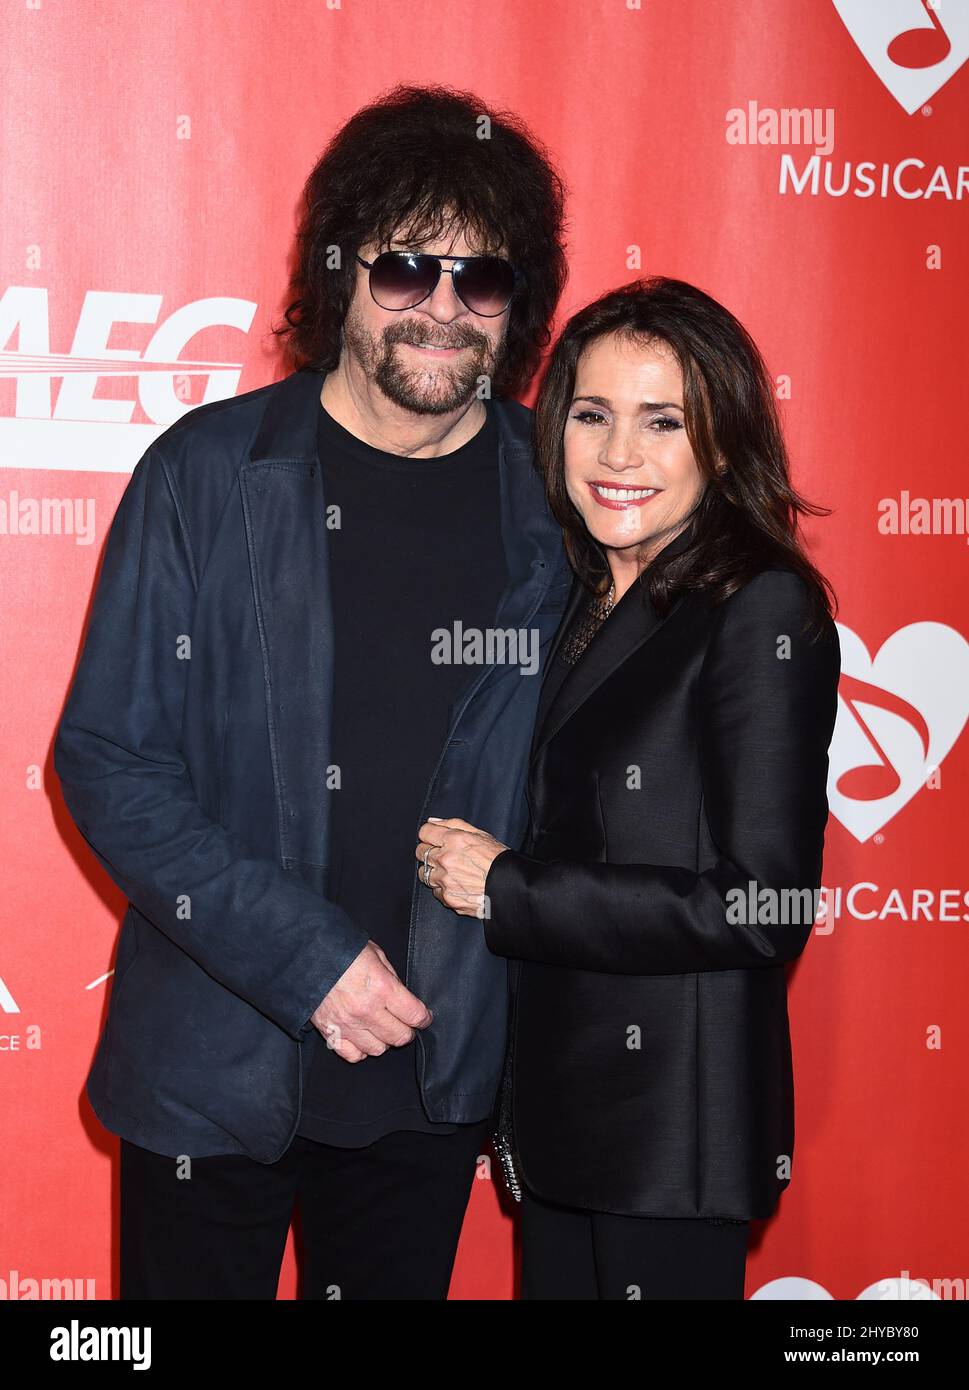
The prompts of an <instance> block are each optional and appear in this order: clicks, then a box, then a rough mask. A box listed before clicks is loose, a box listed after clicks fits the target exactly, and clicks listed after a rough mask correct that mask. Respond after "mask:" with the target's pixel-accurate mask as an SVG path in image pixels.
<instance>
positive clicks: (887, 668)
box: [828, 622, 969, 843]
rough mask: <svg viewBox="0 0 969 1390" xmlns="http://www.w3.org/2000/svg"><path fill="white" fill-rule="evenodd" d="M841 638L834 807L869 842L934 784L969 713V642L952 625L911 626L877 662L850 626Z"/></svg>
mask: <svg viewBox="0 0 969 1390" xmlns="http://www.w3.org/2000/svg"><path fill="white" fill-rule="evenodd" d="M837 628H838V635H839V637H840V640H841V684H840V687H839V698H838V714H837V719H836V722H835V727H834V735H833V737H832V740H831V748H830V750H829V754H828V761H829V772H828V803H829V806H830V808H831V814H832V815H834V816H836V817H837V818H838V820H839V821H840V822H841V824H842V825H843V826H844V827H845V829H846V830H849V831H850V832H851V834H852V835H854V837H855V839H856V840H860V841H861V842H862V843H864V842H865V841H866V840H868V839H870V838H871V836H872V835H874V834H875V832H876V831H878V830H880V829H881V828H882V826H883V825H886V824H887V823H888V822H889V821H890V820H891V819H892V817H893V816H895V815H897V814H898V812H899V811H900V810H901V809H902V807H903V806H905V805H907V803H908V802H909V801H911V799H912V797H913V796H915V794H916V792H918V791H920V790H921V789H922V788H923V787H925V786H926V785H927V784H929V782H930V781H931V780H932V779H933V778H935V779H937V780H938V779H939V768H940V767H941V765H942V761H943V759H944V758H946V757H947V756H948V754H949V752H950V750H951V749H952V747H953V745H954V743H955V741H956V739H957V738H958V737H959V735H960V734H961V733H962V730H963V727H964V725H965V722H966V718H967V716H969V642H967V641H966V639H965V638H964V637H963V636H962V634H961V633H959V632H956V630H955V629H954V628H951V627H947V626H946V625H945V623H929V622H926V623H910V624H909V625H908V626H907V627H903V628H899V630H898V631H897V632H894V633H892V635H891V637H889V638H888V639H887V640H886V641H885V642H884V643H883V644H882V646H881V648H880V650H879V651H878V652H877V654H876V655H875V656H874V657H872V656H870V655H869V653H868V649H867V648H866V646H865V644H864V642H862V640H861V638H860V637H858V636H857V635H856V634H855V633H854V632H852V630H851V628H849V627H845V626H844V624H843V623H838V624H837Z"/></svg>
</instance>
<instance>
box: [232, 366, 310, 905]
mask: <svg viewBox="0 0 969 1390" xmlns="http://www.w3.org/2000/svg"><path fill="white" fill-rule="evenodd" d="M322 385H323V374H322V373H321V372H316V371H312V372H311V371H298V372H294V373H293V374H292V375H290V376H288V377H286V378H285V379H284V380H283V381H280V382H277V383H276V385H275V386H274V387H271V388H270V393H269V401H268V404H267V407H266V411H265V414H264V416H263V420H262V424H261V425H260V428H259V431H258V433H257V435H256V439H255V441H254V443H253V446H252V449H251V450H250V454H249V461H248V463H246V464H244V465H243V467H242V469H241V471H240V475H239V481H240V487H241V490H242V503H243V511H244V514H245V524H246V537H247V541H248V545H249V568H250V574H251V577H252V586H253V597H254V601H255V606H256V617H257V623H258V628H259V640H260V644H261V647H262V659H263V676H264V679H265V684H266V703H267V709H268V717H269V743H270V753H271V756H272V763H273V780H274V783H275V795H276V811H277V824H278V826H279V839H280V857H281V861H282V863H283V866H284V867H287V868H288V867H291V866H293V865H295V864H303V865H315V866H316V867H317V869H318V870H319V871H320V875H322V870H323V868H324V867H325V862H326V852H325V846H326V843H327V835H326V831H327V821H328V806H329V798H328V797H327V795H326V786H327V782H326V779H327V773H328V768H329V766H330V764H331V761H332V759H331V757H330V710H331V705H332V700H331V695H332V671H333V659H332V658H333V623H332V620H331V603H330V572H329V545H328V542H327V531H326V509H325V506H324V501H323V486H322V481H321V478H320V467H319V458H318V453H317V428H318V423H319V409H320V389H321V387H322ZM320 887H321V888H322V883H321V884H320Z"/></svg>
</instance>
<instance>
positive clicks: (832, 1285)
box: [0, 0, 969, 1299]
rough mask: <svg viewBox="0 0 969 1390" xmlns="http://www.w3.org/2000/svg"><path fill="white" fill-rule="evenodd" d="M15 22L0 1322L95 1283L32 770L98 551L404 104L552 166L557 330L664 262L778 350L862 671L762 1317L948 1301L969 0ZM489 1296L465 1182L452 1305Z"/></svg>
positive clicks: (256, 355) (93, 1136) (8, 101)
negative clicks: (527, 142)
mask: <svg viewBox="0 0 969 1390" xmlns="http://www.w3.org/2000/svg"><path fill="white" fill-rule="evenodd" d="M0 23H2V25H3V41H2V44H0V70H2V78H3V80H2V83H0V102H2V120H0V130H2V131H3V139H4V142H5V143H4V148H3V152H2V164H0V169H2V177H3V192H4V199H3V203H4V218H3V220H2V224H0V248H2V252H0V254H2V263H0V269H2V276H3V281H2V284H0V292H2V295H3V297H2V300H0V465H2V466H3V467H2V472H0V586H2V596H3V619H2V621H3V653H4V658H5V659H4V661H3V664H2V678H0V679H2V682H3V685H2V691H0V709H2V711H3V745H2V791H0V817H2V821H3V830H4V837H5V851H4V863H5V867H6V875H5V882H6V889H5V892H4V895H3V901H2V916H3V934H2V940H0V1087H2V1106H3V1110H2V1114H3V1132H4V1139H5V1142H4V1143H3V1145H2V1147H0V1190H2V1194H3V1195H2V1198H0V1201H2V1211H0V1295H2V1294H3V1293H4V1292H5V1291H6V1292H9V1293H11V1294H12V1295H13V1296H16V1289H17V1287H18V1285H17V1284H15V1283H12V1282H11V1281H12V1280H13V1279H14V1278H16V1280H18V1281H19V1288H20V1294H21V1296H22V1294H23V1291H24V1289H25V1288H26V1289H27V1290H28V1291H29V1289H30V1286H29V1285H25V1284H24V1281H26V1280H30V1279H36V1280H40V1279H45V1278H47V1279H73V1280H77V1281H89V1280H92V1281H94V1282H93V1284H91V1285H88V1284H87V1283H84V1284H81V1283H79V1284H78V1285H77V1286H76V1291H77V1292H83V1291H91V1290H93V1291H95V1292H96V1294H97V1296H98V1297H102V1298H103V1297H109V1296H111V1293H112V1291H113V1290H114V1288H115V1287H116V1286H115V1285H114V1284H113V1271H114V1265H115V1260H116V1245H117V1234H116V1224H115V1223H114V1222H113V1220H112V1217H113V1213H114V1212H115V1210H116V1204H117V1159H116V1152H117V1151H116V1141H115V1140H114V1139H113V1138H112V1137H111V1136H109V1135H107V1134H106V1133H105V1131H104V1130H102V1129H101V1127H100V1125H99V1124H98V1123H97V1121H96V1120H95V1119H94V1118H93V1116H92V1114H91V1112H90V1109H89V1107H88V1105H87V1102H86V1100H85V1098H84V1095H83V1089H82V1087H83V1081H84V1077H85V1075H86V1072H87V1068H88V1066H89V1063H90V1060H91V1056H92V1052H93V1048H94V1044H95V1041H96V1038H97V1034H98V1031H99V1027H100V1024H101V1020H102V1017H103V1013H104V1008H105V1001H106V991H107V990H108V989H109V988H110V971H111V967H112V961H113V954H114V948H115V943H116V938H117V930H118V924H119V922H120V917H121V913H122V910H123V903H122V902H121V900H120V897H119V894H118V893H117V891H116V890H115V889H114V887H113V885H112V884H111V883H110V882H109V880H108V879H107V878H106V876H105V875H104V874H103V873H102V872H101V871H100V870H99V869H98V868H97V866H96V864H95V863H94V861H93V859H92V858H91V856H90V855H89V853H88V851H87V850H86V848H85V846H84V845H83V842H82V841H81V840H80V837H79V836H78V834H77V832H76V831H75V830H74V827H73V825H72V824H71V822H70V821H69V818H68V817H67V814H66V812H65V809H64V807H63V804H62V801H61V798H60V794H59V790H58V785H57V781H56V778H55V776H54V773H53V768H52V763H51V743H52V738H53V733H54V729H55V726H56V723H57V720H58V717H59V714H60V711H61V707H62V703H63V700H64V696H65V693H66V689H67V686H68V683H69V680H70V677H71V674H72V671H73V666H74V661H75V657H76V654H77V650H78V644H79V640H80V637H81V633H82V630H83V626H84V623H85V621H86V616H87V611H88V606H89V601H90V595H91V590H92V584H93V581H94V578H95V573H96V569H97V566H98V562H99V557H100V553H101V548H102V545H103V541H104V537H105V534H106V530H107V527H108V524H109V522H110V520H111V517H112V514H113V511H114V508H115V506H116V505H117V502H118V499H119V497H120V495H121V492H122V489H123V488H124V485H125V482H126V477H127V474H128V473H129V472H130V470H131V468H132V467H133V465H134V463H135V462H136V460H137V459H138V458H139V457H140V455H141V454H142V452H143V451H144V449H145V447H146V446H147V444H148V443H149V442H150V441H151V440H152V439H153V438H154V437H155V436H156V435H157V434H158V433H159V432H160V431H161V429H163V428H164V427H165V426H166V425H167V424H168V423H170V422H171V421H172V420H173V419H175V418H177V416H179V415H180V414H182V413H184V411H185V410H186V409H188V408H189V407H190V406H191V405H193V404H195V403H197V402H199V401H201V400H203V399H214V398H216V397H219V396H229V395H232V394H233V393H237V392H240V391H245V390H248V389H250V388H252V387H256V386H259V385H262V384H264V383H265V382H267V381H270V380H273V379H274V378H276V377H278V376H281V375H283V374H284V373H285V371H287V370H288V368H287V367H286V366H285V364H283V363H282V362H281V361H280V359H279V357H278V355H277V351H276V348H275V345H274V343H273V340H272V339H271V338H270V336H269V333H268V328H269V325H270V322H271V321H274V320H275V319H276V318H278V315H279V312H280V309H281V307H282V305H283V304H284V302H285V289H286V275H287V267H288V264H289V261H290V258H291V256H292V250H293V229H294V219H295V216H296V213H297V204H298V196H299V190H300V187H301V184H302V181H303V179H304V178H305V176H306V174H307V173H308V171H309V169H310V168H311V167H312V165H313V163H314V161H315V160H316V158H317V156H318V155H319V153H320V151H321V149H322V147H323V145H324V144H325V142H326V141H327V140H328V138H329V137H330V135H331V134H332V132H333V131H334V130H335V129H336V128H337V127H338V126H339V125H340V124H341V123H342V122H343V121H344V120H345V119H346V118H347V117H348V116H349V115H350V114H351V113H352V112H353V111H354V110H355V109H356V108H357V107H358V106H359V105H361V104H362V103H363V102H365V101H367V100H370V99H372V98H374V97H375V96H377V95H378V94H379V93H380V92H382V91H384V90H386V89H388V88H389V87H391V86H392V85H394V84H395V83H397V82H399V81H412V82H432V81H433V82H445V83H449V84H452V85H455V86H458V87H464V88H469V89H472V90H473V91H475V92H477V93H478V94H479V95H480V98H481V99H482V100H483V101H485V102H487V103H488V104H489V105H492V106H495V107H499V108H500V107H510V108H513V109H515V110H516V111H518V112H519V113H520V114H521V115H522V116H523V117H524V118H525V119H526V121H528V122H529V124H530V125H531V126H532V127H533V129H534V130H535V131H536V133H537V134H538V135H539V136H540V137H541V138H542V139H544V140H545V141H546V142H547V143H548V145H549V147H550V149H551V151H552V153H553V155H554V156H555V158H556V159H557V161H558V163H559V165H560V168H561V170H562V172H563V174H564V177H565V179H566V182H567V185H568V188H569V193H570V204H569V208H570V221H571V225H570V231H569V236H570V257H571V279H570V282H569V285H568V288H567V291H566V295H565V299H564V301H563V304H562V307H561V316H562V318H561V321H564V318H565V317H566V316H567V315H568V314H570V313H571V312H572V311H574V310H575V309H576V308H578V307H579V306H580V305H582V304H584V303H586V302H588V301H589V300H590V299H591V298H593V297H594V296H596V295H598V294H599V293H601V292H602V291H604V290H606V289H608V288H611V287H614V286H616V285H619V284H622V283H625V282H626V281H628V280H630V279H632V278H634V277H635V276H636V275H638V274H641V273H651V272H662V273H666V274H670V275H674V276H679V277H682V278H684V279H686V280H690V281H692V282H694V283H696V284H698V285H700V286H701V287H702V288H703V289H705V290H707V291H708V292H709V293H711V294H713V295H714V296H716V297H717V298H719V299H721V300H722V301H723V302H724V303H726V304H727V305H728V306H729V307H730V308H731V309H733V310H734V312H735V313H737V314H738V316H739V317H740V318H741V319H742V320H743V321H744V323H745V324H746V325H747V326H748V327H749V329H750V330H751V332H752V333H753V334H754V336H755V338H756V339H757V340H758V342H759V343H760V345H761V346H762V348H763V350H764V352H765V355H766V357H767V360H768V363H769V366H770V368H771V371H772V374H773V375H774V376H775V378H776V381H777V389H778V396H779V398H780V400H781V404H782V409H783V413H784V419H785V422H786V428H787V431H788V439H789V442H790V445H791V450H792V455H793V459H794V466H795V477H796V482H797V484H798V486H799V487H800V488H801V489H802V490H803V491H804V492H805V493H806V494H807V495H808V496H809V497H811V498H813V499H814V500H816V501H820V502H822V503H824V504H825V505H827V506H829V507H831V508H833V515H832V516H831V517H830V518H827V519H824V520H821V521H817V522H814V523H812V525H811V527H810V528H809V532H808V535H809V539H810V540H811V541H812V543H813V545H814V547H815V550H814V554H815V558H816V559H817V560H818V562H819V564H820V565H821V567H822V568H823V569H824V570H825V571H826V572H827V573H828V574H829V575H830V577H831V579H832V580H833V582H834V584H835V587H836V589H837V592H838V595H839V598H840V601H841V610H840V613H839V621H840V624H841V636H842V644H843V651H844V668H845V677H844V681H843V685H842V692H841V693H842V700H841V709H840V712H839V721H838V727H837V730H836V734H835V739H834V743H833V746H832V776H831V787H830V795H831V804H832V816H831V820H830V823H829V830H828V836H827V845H826V855H825V871H824V883H825V886H826V888H827V889H828V890H829V893H828V899H829V902H830V906H831V912H830V915H829V918H828V920H827V921H826V922H824V923H821V924H820V926H819V930H818V931H817V933H816V934H815V936H814V937H813V938H812V940H811V942H810V943H809V945H808V947H807V950H806V952H805V954H804V956H803V957H802V959H801V960H800V962H799V963H798V964H797V966H796V968H795V969H794V971H793V977H792V982H791V996H790V998H791V1005H790V1008H791V1018H792V1026H793V1034H794V1062H795V1076H796V1090H797V1102H798V1109H797V1145H796V1154H795V1164H794V1175H793V1182H792V1185H791V1188H790V1190H789V1191H788V1192H787V1193H786V1194H785V1195H784V1197H783V1199H782V1201H781V1205H780V1208H779V1212H778V1215H777V1216H776V1218H775V1219H774V1220H773V1221H771V1222H769V1223H767V1224H766V1225H765V1226H759V1227H758V1228H757V1232H756V1236H755V1239H754V1243H753V1248H752V1252H751V1258H750V1262H749V1274H748V1281H747V1293H748V1296H753V1295H754V1294H755V1293H758V1292H759V1294H760V1296H766V1295H769V1293H770V1292H771V1290H769V1289H768V1290H766V1294H765V1291H764V1290H765V1286H766V1285H768V1284H771V1283H772V1282H773V1281H776V1280H806V1281H813V1283H814V1285H816V1286H818V1287H815V1288H813V1289H812V1288H811V1287H809V1286H808V1285H807V1284H804V1285H798V1284H791V1283H787V1284H781V1285H775V1286H774V1289H775V1292H776V1291H780V1292H782V1293H786V1294H788V1295H793V1296H797V1297H803V1296H812V1295H813V1296H816V1297H825V1296H828V1295H830V1296H833V1297H835V1298H841V1299H854V1298H856V1297H857V1296H858V1295H859V1294H860V1293H861V1292H862V1291H863V1290H865V1289H871V1287H872V1286H873V1285H877V1284H878V1282H879V1281H881V1280H885V1279H894V1280H898V1281H901V1282H900V1283H899V1284H898V1285H890V1286H888V1289H889V1291H890V1292H891V1291H893V1290H896V1289H898V1290H900V1292H901V1294H902V1296H905V1295H906V1294H912V1293H918V1292H919V1290H918V1289H916V1290H914V1291H913V1290H911V1289H909V1287H908V1285H907V1284H906V1283H905V1282H904V1281H905V1279H906V1278H907V1277H911V1278H913V1279H921V1280H927V1281H930V1282H931V1281H936V1280H946V1279H949V1280H956V1281H961V1280H963V1279H964V1278H965V1276H966V1274H967V1272H969V1271H967V1269H966V1265H967V1263H969V1260H967V1259H966V1255H967V1242H966V1234H967V1233H966V1216H965V1202H964V1200H962V1189H963V1186H964V1174H963V1169H964V1165H965V1154H966V1140H967V1128H969V1122H967V1110H966V1106H965V1104H964V1092H963V1091H961V1090H960V1077H961V1075H962V1069H963V1067H964V1064H965V1058H966V1053H967V1037H966V1031H967V1024H966V1009H965V1003H964V994H965V985H964V982H965V978H966V974H965V972H966V966H967V963H969V945H967V925H966V924H967V921H969V891H967V890H969V883H967V873H966V869H965V856H964V844H965V830H964V826H965V820H966V799H967V798H966V774H967V770H969V766H967V765H969V741H967V739H966V738H965V737H963V736H962V734H963V725H964V723H965V719H966V715H967V711H969V644H967V642H966V640H965V636H964V635H963V634H964V633H965V632H966V631H967V628H969V603H967V593H966V586H965V583H964V579H963V576H964V573H965V566H966V544H967V531H966V516H965V508H966V498H965V495H964V494H965V493H966V492H967V491H969V488H967V487H966V486H965V484H964V483H963V481H962V480H963V478H964V476H965V475H964V472H963V464H964V458H965V434H964V428H963V424H964V420H965V394H966V359H965V355H964V352H963V341H964V334H965V316H966V303H967V298H966V293H967V288H969V271H967V252H969V245H967V236H966V230H965V227H966V215H967V211H969V168H967V167H965V166H960V159H963V160H965V159H966V158H967V154H966V142H965V134H966V129H967V115H969V69H967V68H966V67H964V66H963V64H964V63H965V61H966V59H967V57H969V3H967V0H940V4H939V7H938V9H937V10H936V11H935V12H933V11H932V10H931V9H930V8H929V5H928V4H927V3H922V0H837V3H830V2H829V0H814V3H812V4H810V5H805V4H803V3H802V0H761V3H759V4H757V5H751V4H749V3H746V0H719V3H718V4H716V5H712V4H709V3H700V0H693V3H690V2H689V0H642V3H641V4H637V3H635V0H629V3H627V2H626V0H557V3H556V4H554V5H551V4H532V5H521V4H520V3H518V2H517V0H491V3H489V4H488V5H484V6H482V5H480V4H476V3H469V0H450V3H449V4H448V5H447V6H446V7H445V8H443V9H442V6H441V5H440V3H438V0H346V2H345V3H343V4H342V5H341V4H339V3H338V0H333V3H332V4H329V5H328V4H322V3H319V0H287V3H285V4H284V3H268V0H267V3H263V4H260V5H253V4H250V3H246V2H245V0H222V3H220V4H218V5H204V4H199V3H192V0H167V3H166V4H165V5H163V6H162V5H157V4H152V3H149V0H141V3H137V2H136V0H99V3H98V4H97V5H94V4H79V5H66V4H60V3H57V0H21V3H20V4H19V6H18V5H17V4H16V3H12V4H10V5H8V6H6V7H5V10H4V14H3V19H2V21H0ZM960 493H962V494H963V496H962V497H959V496H958V494H960ZM960 1101H962V1103H959V1102H960ZM112 1232H114V1234H112ZM14 1271H16V1276H14ZM512 1275H513V1227H512V1222H511V1221H510V1219H509V1218H508V1217H507V1216H506V1215H504V1214H503V1212H502V1210H501V1209H500V1208H499V1205H498V1201H497V1197H496V1192H495V1182H494V1181H493V1179H492V1177H491V1176H490V1175H489V1174H488V1172H487V1169H486V1168H483V1170H482V1176H481V1179H480V1180H479V1181H477V1182H476V1183H475V1186H474V1192H473V1198H472V1203H471V1206H470V1209H469V1214H468V1218H467V1223H466V1227H465V1231H464V1235H463V1237H462V1242H461V1249H460V1254H459V1259H458V1263H457V1267H456V1271H455V1276H454V1282H453V1286H452V1297H456V1298H477V1297H483V1298H499V1299H501V1298H508V1297H510V1296H511V1292H512ZM959 1287H960V1285H959V1284H957V1285H956V1286H955V1288H956V1290H957V1291H958V1288H959ZM937 1291H938V1289H937ZM293 1292H294V1267H293V1262H292V1258H291V1254H288V1255H287V1261H286V1265H285V1268H284V1273H283V1278H282V1281H281V1285H280V1295H281V1296H282V1297H292V1296H293ZM921 1292H923V1293H924V1292H925V1290H924V1289H922V1290H921ZM869 1296H872V1295H871V1294H869Z"/></svg>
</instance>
